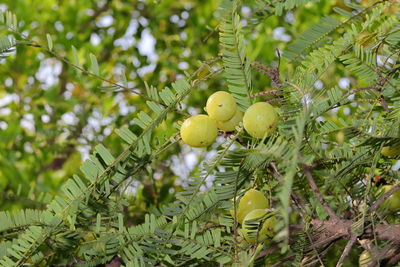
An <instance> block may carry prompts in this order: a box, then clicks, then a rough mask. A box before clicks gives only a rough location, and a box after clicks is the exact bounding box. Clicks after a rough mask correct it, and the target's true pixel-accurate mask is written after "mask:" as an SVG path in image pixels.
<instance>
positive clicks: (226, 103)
mask: <svg viewBox="0 0 400 267" xmlns="http://www.w3.org/2000/svg"><path fill="white" fill-rule="evenodd" d="M205 110H206V112H207V113H208V116H207V115H203V114H201V115H195V116H192V117H190V118H188V119H186V120H185V121H184V122H183V124H182V127H181V131H180V133H181V137H182V140H183V142H184V143H185V144H188V145H189V146H192V147H206V146H209V145H211V144H212V143H213V142H214V141H215V138H216V137H217V135H218V129H219V130H221V131H225V132H231V131H234V130H235V128H236V126H238V125H239V123H240V122H241V121H243V126H244V128H245V129H246V131H247V132H248V133H249V134H250V135H251V136H252V137H254V138H263V137H265V136H269V135H271V134H272V132H273V131H274V130H275V128H276V125H277V123H278V115H277V113H276V111H275V109H274V108H273V107H272V106H271V105H270V104H268V103H266V102H258V103H255V104H253V105H252V106H250V107H249V108H248V109H247V110H246V112H245V113H244V114H243V112H242V111H240V110H239V109H238V107H237V104H236V101H235V99H234V97H233V96H232V95H231V94H230V93H228V92H225V91H218V92H216V93H214V94H212V95H211V96H210V97H209V98H208V100H207V104H206V107H205Z"/></svg>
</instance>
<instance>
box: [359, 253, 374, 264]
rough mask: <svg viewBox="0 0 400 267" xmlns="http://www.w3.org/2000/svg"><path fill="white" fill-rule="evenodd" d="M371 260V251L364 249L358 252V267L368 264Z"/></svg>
mask: <svg viewBox="0 0 400 267" xmlns="http://www.w3.org/2000/svg"><path fill="white" fill-rule="evenodd" d="M371 261H372V256H371V253H369V252H368V251H367V250H364V251H363V252H362V253H361V254H360V258H359V259H358V264H359V266H360V267H367V266H368V264H369V263H370V262H371Z"/></svg>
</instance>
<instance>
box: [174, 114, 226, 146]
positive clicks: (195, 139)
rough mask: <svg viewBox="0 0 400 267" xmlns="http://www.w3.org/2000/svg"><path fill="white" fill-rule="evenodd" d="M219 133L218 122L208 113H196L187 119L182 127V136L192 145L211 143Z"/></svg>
mask: <svg viewBox="0 0 400 267" xmlns="http://www.w3.org/2000/svg"><path fill="white" fill-rule="evenodd" d="M217 135H218V129H217V123H216V122H215V121H214V120H213V119H211V118H210V117H209V116H207V115H196V116H192V117H190V118H188V119H186V120H185V121H184V122H183V124H182V127H181V137H182V140H183V142H184V143H185V144H188V145H189V146H192V147H206V146H209V145H211V144H212V143H213V142H214V141H215V138H216V137H217Z"/></svg>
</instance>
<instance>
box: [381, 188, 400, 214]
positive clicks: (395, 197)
mask: <svg viewBox="0 0 400 267" xmlns="http://www.w3.org/2000/svg"><path fill="white" fill-rule="evenodd" d="M392 187H393V186H392V185H384V186H382V188H381V194H384V193H386V192H387V191H389V190H390V189H392ZM381 207H383V208H385V209H388V210H390V211H397V210H400V190H397V191H396V192H394V193H393V194H392V195H391V196H390V197H389V198H388V199H386V200H385V201H383V202H382V203H381Z"/></svg>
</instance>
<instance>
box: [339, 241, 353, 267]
mask: <svg viewBox="0 0 400 267" xmlns="http://www.w3.org/2000/svg"><path fill="white" fill-rule="evenodd" d="M356 242H357V235H355V234H352V236H351V238H350V240H349V242H347V244H346V247H345V248H344V250H343V253H342V255H341V256H340V259H339V261H338V263H337V264H336V267H340V266H342V264H343V262H344V260H345V259H346V257H347V256H349V254H350V250H351V249H352V248H353V246H354V244H355V243H356Z"/></svg>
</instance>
